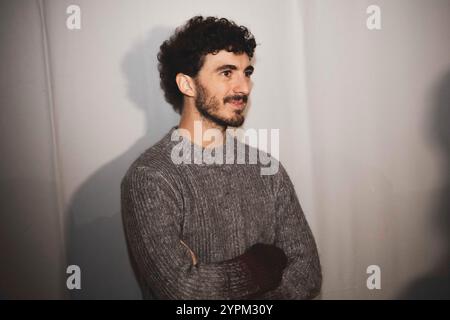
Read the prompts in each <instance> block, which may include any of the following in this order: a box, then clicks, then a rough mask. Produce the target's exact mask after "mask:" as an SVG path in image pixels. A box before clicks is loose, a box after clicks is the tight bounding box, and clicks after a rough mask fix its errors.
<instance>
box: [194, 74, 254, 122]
mask: <svg viewBox="0 0 450 320" xmlns="http://www.w3.org/2000/svg"><path fill="white" fill-rule="evenodd" d="M195 85H196V88H197V97H196V98H195V107H196V108H197V110H198V112H200V114H201V115H202V116H203V117H205V118H206V119H208V120H210V121H212V122H213V123H215V124H217V125H219V126H221V127H224V128H226V127H240V126H241V125H242V124H243V123H244V121H245V117H244V115H242V113H243V110H234V112H233V116H231V117H226V116H223V115H221V114H220V111H221V106H220V102H219V100H218V99H217V98H216V97H210V96H209V95H208V92H207V90H206V88H205V87H204V86H202V85H201V84H200V82H199V81H195ZM235 98H237V96H229V97H225V98H224V99H223V109H225V108H226V107H225V103H226V102H229V101H231V100H232V99H235ZM240 98H242V99H243V101H244V102H247V96H240ZM224 111H225V110H224Z"/></svg>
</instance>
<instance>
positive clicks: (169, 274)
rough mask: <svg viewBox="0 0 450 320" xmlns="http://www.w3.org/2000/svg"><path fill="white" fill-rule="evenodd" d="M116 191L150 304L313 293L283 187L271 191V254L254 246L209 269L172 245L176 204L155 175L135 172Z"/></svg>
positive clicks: (309, 243)
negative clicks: (274, 210) (274, 221)
mask: <svg viewBox="0 0 450 320" xmlns="http://www.w3.org/2000/svg"><path fill="white" fill-rule="evenodd" d="M121 188H122V211H123V215H124V216H123V220H124V227H125V231H126V236H127V241H128V243H129V248H130V250H131V255H132V257H133V258H134V260H135V264H136V266H137V271H138V272H139V273H140V275H141V276H140V278H141V279H144V282H145V283H144V285H146V286H148V287H150V288H151V289H152V292H153V293H154V294H155V295H156V296H157V297H158V298H160V299H250V298H281V299H283V298H308V297H311V295H314V294H316V293H317V291H318V288H319V289H320V281H321V277H320V265H319V263H318V257H317V251H316V248H315V243H314V239H313V238H312V234H311V231H310V230H309V227H308V226H307V224H306V220H305V219H304V216H303V213H302V211H301V208H300V205H299V204H298V200H297V199H296V196H295V192H294V193H293V194H292V192H293V187H292V184H290V181H289V183H286V182H285V183H283V184H280V188H279V194H278V196H279V199H280V206H279V208H278V212H282V211H283V210H287V212H285V213H283V214H280V215H279V217H278V219H279V221H278V223H279V227H278V230H277V242H276V243H275V246H273V245H256V246H253V247H252V248H249V250H247V251H246V252H245V253H244V254H243V255H241V256H239V257H236V258H234V259H230V260H226V261H222V262H218V263H210V264H205V263H201V262H200V261H198V259H197V257H196V255H195V253H194V252H193V251H192V250H191V249H190V248H189V247H188V245H187V244H186V243H185V242H183V239H181V238H180V236H179V234H180V230H179V226H177V224H176V222H175V219H174V216H173V213H174V212H177V210H179V208H178V205H177V201H176V197H175V195H174V192H173V189H172V188H171V186H170V185H169V184H168V183H167V181H166V180H165V179H164V178H163V177H162V176H161V175H160V174H158V173H155V172H152V171H150V170H149V169H148V168H138V169H136V170H135V172H134V173H133V174H132V175H131V176H130V177H129V178H128V179H127V180H126V181H124V182H123V183H122V186H121ZM291 188H292V190H291ZM285 201H288V202H286V203H285ZM293 213H294V216H293V217H292V214H293ZM284 219H287V220H286V221H285V220H284ZM291 229H293V230H294V232H293V231H292V230H291ZM296 233H298V235H296ZM305 240H306V242H304V241H305ZM277 247H278V248H277ZM279 248H281V250H280V249H279ZM285 254H286V256H287V267H286V268H285V269H284V267H285V266H286V263H283V262H284V261H283V260H284V259H285ZM283 269H284V272H283ZM319 278H320V280H319Z"/></svg>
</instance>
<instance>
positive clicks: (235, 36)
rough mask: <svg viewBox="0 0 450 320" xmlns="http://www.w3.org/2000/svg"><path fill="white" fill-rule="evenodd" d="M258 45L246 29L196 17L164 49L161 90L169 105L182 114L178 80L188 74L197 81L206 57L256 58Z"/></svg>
mask: <svg viewBox="0 0 450 320" xmlns="http://www.w3.org/2000/svg"><path fill="white" fill-rule="evenodd" d="M255 47H256V41H255V37H254V36H253V34H252V33H251V32H250V31H249V30H248V29H247V28H246V27H244V26H238V25H237V24H236V23H234V22H233V21H230V20H228V19H225V18H216V17H206V18H205V17H202V16H195V17H193V18H191V19H190V20H189V21H187V22H186V24H184V25H182V26H180V27H178V28H177V29H176V30H175V33H174V34H173V35H172V36H171V37H170V38H169V39H168V40H166V41H164V42H163V44H162V45H161V46H160V51H159V53H158V61H159V63H158V70H159V77H160V79H161V82H160V84H161V89H162V90H163V91H164V97H165V98H166V101H167V102H168V103H170V104H171V105H172V106H173V108H174V110H175V111H176V112H178V113H180V114H181V112H182V109H183V94H182V93H181V91H180V90H179V89H178V86H177V83H176V81H175V77H176V75H177V74H178V73H184V74H186V75H188V76H191V77H193V78H195V77H196V76H197V74H198V72H199V71H200V69H201V68H202V66H203V63H204V59H205V56H206V55H207V54H209V53H216V52H219V51H220V50H227V51H228V52H233V53H237V54H240V53H246V54H247V55H248V56H249V58H252V57H253V53H254V51H255Z"/></svg>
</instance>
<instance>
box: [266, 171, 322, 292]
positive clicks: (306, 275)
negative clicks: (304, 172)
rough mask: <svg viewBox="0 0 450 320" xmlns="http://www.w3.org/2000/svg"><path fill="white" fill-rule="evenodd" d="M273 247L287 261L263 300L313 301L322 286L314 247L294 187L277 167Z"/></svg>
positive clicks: (317, 256)
mask: <svg viewBox="0 0 450 320" xmlns="http://www.w3.org/2000/svg"><path fill="white" fill-rule="evenodd" d="M276 197H277V200H276V203H277V209H276V213H277V232H276V240H275V243H274V244H275V245H276V246H277V247H279V248H281V249H282V250H283V251H284V252H285V254H286V256H287V257H288V264H287V267H286V269H284V271H283V278H282V281H281V284H280V286H279V287H278V288H277V289H275V290H272V291H270V292H267V293H266V294H264V295H262V297H261V298H262V299H312V298H314V297H316V296H317V295H318V294H319V292H320V288H321V285H322V273H321V267H320V261H319V255H318V251H317V246H316V243H315V240H314V237H313V234H312V232H311V229H310V227H309V225H308V223H307V221H306V218H305V216H304V214H303V210H302V208H301V206H300V203H299V200H298V198H297V195H296V193H295V189H294V186H293V184H292V182H291V180H290V178H289V176H288V174H287V172H286V170H285V169H284V168H283V166H282V165H281V164H280V170H279V182H278V190H277V192H276Z"/></svg>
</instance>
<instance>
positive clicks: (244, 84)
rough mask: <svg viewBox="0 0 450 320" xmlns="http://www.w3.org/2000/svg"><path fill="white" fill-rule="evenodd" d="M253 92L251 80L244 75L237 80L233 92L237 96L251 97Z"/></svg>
mask: <svg viewBox="0 0 450 320" xmlns="http://www.w3.org/2000/svg"><path fill="white" fill-rule="evenodd" d="M250 91H251V81H250V78H248V77H246V76H245V75H244V74H242V75H241V76H239V77H237V78H236V82H235V83H234V87H233V92H234V93H235V94H242V95H249V94H250Z"/></svg>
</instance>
